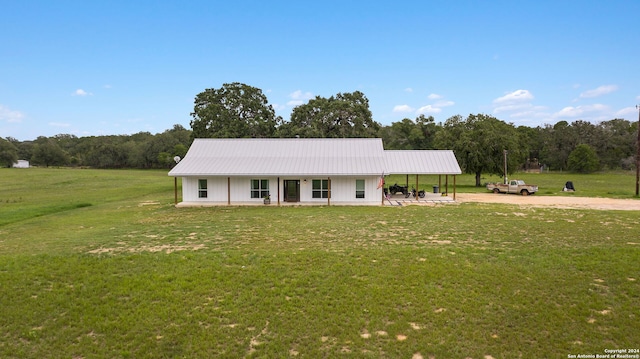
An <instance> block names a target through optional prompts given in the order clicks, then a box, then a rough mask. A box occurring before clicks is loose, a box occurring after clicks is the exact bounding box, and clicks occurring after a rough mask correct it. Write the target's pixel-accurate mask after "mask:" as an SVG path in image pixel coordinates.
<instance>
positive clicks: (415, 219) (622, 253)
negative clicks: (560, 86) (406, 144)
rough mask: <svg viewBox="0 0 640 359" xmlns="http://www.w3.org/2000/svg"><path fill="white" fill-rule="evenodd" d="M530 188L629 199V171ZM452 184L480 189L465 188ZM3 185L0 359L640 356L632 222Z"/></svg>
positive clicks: (85, 185) (68, 181) (578, 215)
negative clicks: (255, 203) (218, 202)
mask: <svg viewBox="0 0 640 359" xmlns="http://www.w3.org/2000/svg"><path fill="white" fill-rule="evenodd" d="M526 176H532V177H531V178H532V180H531V182H537V183H538V184H539V185H541V194H545V192H546V191H548V192H549V193H546V194H548V195H560V194H562V193H557V192H559V190H560V189H561V188H562V185H563V184H564V182H565V181H567V180H572V181H573V182H574V184H575V185H576V187H577V189H578V192H576V193H575V194H574V195H587V194H590V195H594V196H610V197H620V198H625V197H626V198H630V197H632V196H633V190H634V187H633V186H634V184H635V182H634V178H633V176H631V175H630V174H626V173H619V174H602V175H599V174H596V175H585V176H578V175H574V174H567V175H563V174H542V175H540V174H538V175H526ZM513 177H514V178H516V176H513ZM518 177H523V178H524V179H525V180H527V181H529V178H530V177H525V175H523V176H518ZM565 178H566V179H565ZM491 180H493V179H487V181H491ZM497 180H499V179H497ZM433 181H437V177H436V178H435V179H433V180H431V182H433ZM420 182H421V183H422V179H421V180H420ZM457 182H458V185H459V186H458V190H459V191H478V189H475V188H473V187H472V184H473V178H472V177H471V176H459V177H458V181H457ZM556 182H559V186H560V187H559V188H557V187H558V183H556ZM387 183H389V181H387ZM424 183H429V178H425V182H424ZM543 184H544V185H543ZM548 184H553V186H550V185H548ZM611 184H616V185H615V186H612V185H611ZM619 184H623V185H619ZM547 186H548V187H547ZM547 188H548V189H547ZM0 189H1V192H0V357H1V358H78V359H79V358H205V357H227V358H244V357H247V358H254V357H255V358H258V357H260V358H273V357H299V358H303V357H304V358H317V357H354V358H361V357H363V358H378V357H387V358H420V357H422V358H429V357H435V358H489V357H492V358H519V357H522V358H566V357H567V356H568V355H569V354H573V355H578V354H604V350H605V349H633V348H638V347H640V311H639V309H638V308H640V270H639V269H638V268H639V267H638V263H639V262H640V238H639V237H640V235H639V233H640V215H639V214H638V213H637V212H633V211H590V210H566V209H550V208H544V209H540V208H520V207H517V206H509V205H497V204H496V205H493V204H479V203H463V204H448V205H438V206H434V207H419V206H407V207H402V208H398V207H280V208H279V207H276V206H265V207H262V206H260V207H246V208H240V207H217V208H191V209H176V208H174V207H173V205H172V202H173V180H172V179H171V178H169V177H167V175H166V172H161V171H106V170H102V171H101V170H70V169H28V170H18V169H1V170H0ZM480 191H482V189H480Z"/></svg>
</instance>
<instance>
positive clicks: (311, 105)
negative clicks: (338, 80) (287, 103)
mask: <svg viewBox="0 0 640 359" xmlns="http://www.w3.org/2000/svg"><path fill="white" fill-rule="evenodd" d="M280 127H281V129H280V136H281V137H295V136H299V137H304V138H311V137H319V138H346V137H376V136H377V135H378V130H379V129H380V124H378V123H377V122H375V121H374V120H373V117H372V115H371V111H370V110H369V100H368V99H367V97H366V96H365V95H364V93H362V92H360V91H355V92H348V93H338V94H337V95H335V96H331V97H329V98H324V97H320V96H316V98H314V99H311V100H309V102H308V103H306V104H303V105H300V106H297V107H296V108H294V109H293V112H292V113H291V120H290V121H289V122H287V123H284V124H283V125H282V126H280Z"/></svg>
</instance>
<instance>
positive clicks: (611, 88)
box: [580, 85, 618, 98]
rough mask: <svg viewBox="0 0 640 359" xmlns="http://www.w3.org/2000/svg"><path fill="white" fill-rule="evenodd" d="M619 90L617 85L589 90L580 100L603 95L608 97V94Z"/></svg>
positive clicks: (582, 94) (581, 95)
mask: <svg viewBox="0 0 640 359" xmlns="http://www.w3.org/2000/svg"><path fill="white" fill-rule="evenodd" d="M617 90H618V86H616V85H605V86H600V87H598V88H595V89H593V90H588V91H585V92H583V93H581V94H580V98H593V97H598V96H602V95H606V94H608V93H612V92H614V91H617Z"/></svg>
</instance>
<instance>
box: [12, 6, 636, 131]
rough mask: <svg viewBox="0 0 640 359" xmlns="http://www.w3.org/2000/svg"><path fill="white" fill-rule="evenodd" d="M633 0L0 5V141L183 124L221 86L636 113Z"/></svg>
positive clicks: (380, 111) (375, 101) (416, 104)
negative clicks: (198, 99) (202, 95)
mask: <svg viewBox="0 0 640 359" xmlns="http://www.w3.org/2000/svg"><path fill="white" fill-rule="evenodd" d="M639 39H640V1H637V0H633V1H620V0H608V1H591V0H582V1H571V0H566V1H557V0H556V1H547V0H536V1H404V2H393V3H392V2H390V1H371V0H370V1H359V0H354V1H346V0H342V1H333V0H326V1H313V2H311V1H245V0H236V1H223V2H222V1H211V0H210V1H180V2H178V1H135V0H129V1H119V0H112V1H65V0H57V1H31V0H23V1H9V0H0V137H8V136H11V137H15V138H17V139H19V140H31V139H35V138H36V137H38V136H52V135H55V134H61V133H68V134H74V135H76V136H79V137H81V136H93V135H109V134H132V133H136V132H140V131H149V132H151V133H158V132H163V131H164V130H166V129H169V128H171V127H172V126H173V125H174V124H181V125H183V126H184V127H185V128H190V125H189V122H190V120H191V116H190V113H191V112H192V111H193V100H194V98H195V96H196V94H198V93H199V92H202V91H204V90H205V89H207V88H220V87H221V86H222V84H224V83H229V82H242V83H246V84H248V85H251V86H255V87H258V88H260V89H262V91H263V92H264V93H265V95H266V96H267V98H268V100H269V103H270V104H272V105H273V106H274V108H275V109H276V113H277V114H278V115H280V116H282V117H283V118H284V119H285V120H289V115H290V113H291V110H292V108H293V107H294V106H295V105H297V104H301V103H305V102H306V101H307V100H309V99H310V98H312V97H315V96H318V95H319V96H323V97H329V96H331V95H335V94H337V93H339V92H352V91H356V90H358V91H362V92H363V93H364V94H365V95H366V96H367V98H368V99H369V103H370V109H371V111H372V113H373V117H374V120H376V121H378V122H380V123H382V124H383V125H388V124H391V123H392V122H395V121H400V120H402V119H403V118H411V119H415V118H416V117H417V116H418V115H419V114H425V115H427V116H433V117H434V118H435V119H436V121H437V122H444V121H445V120H446V119H447V118H449V117H451V116H454V115H458V114H459V115H462V116H464V117H466V116H467V115H469V114H471V113H473V114H477V113H484V114H489V115H493V116H495V117H497V118H499V119H501V120H503V121H505V122H511V123H514V124H515V125H517V126H519V125H525V126H530V127H535V126H538V125H544V124H555V123H556V122H558V121H562V120H564V121H568V122H572V121H576V120H585V121H590V122H593V123H598V122H601V121H607V120H611V119H614V118H625V119H627V120H630V121H637V119H638V112H637V110H636V108H635V105H636V104H640V66H638V65H639V64H640V44H639V42H638V40H639Z"/></svg>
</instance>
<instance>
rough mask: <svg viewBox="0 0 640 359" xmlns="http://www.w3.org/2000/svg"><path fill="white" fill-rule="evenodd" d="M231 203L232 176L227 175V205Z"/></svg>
mask: <svg viewBox="0 0 640 359" xmlns="http://www.w3.org/2000/svg"><path fill="white" fill-rule="evenodd" d="M230 205H231V177H227V206H230Z"/></svg>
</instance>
